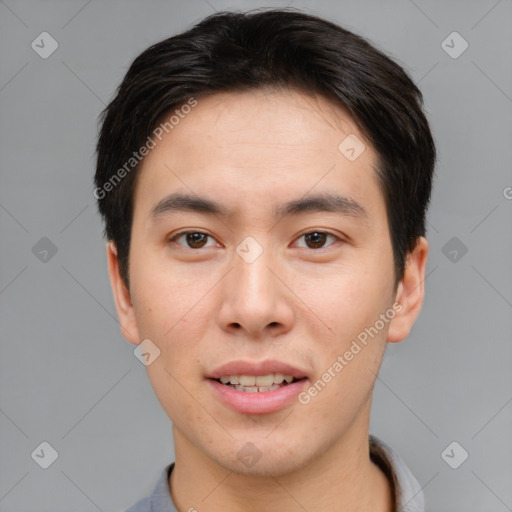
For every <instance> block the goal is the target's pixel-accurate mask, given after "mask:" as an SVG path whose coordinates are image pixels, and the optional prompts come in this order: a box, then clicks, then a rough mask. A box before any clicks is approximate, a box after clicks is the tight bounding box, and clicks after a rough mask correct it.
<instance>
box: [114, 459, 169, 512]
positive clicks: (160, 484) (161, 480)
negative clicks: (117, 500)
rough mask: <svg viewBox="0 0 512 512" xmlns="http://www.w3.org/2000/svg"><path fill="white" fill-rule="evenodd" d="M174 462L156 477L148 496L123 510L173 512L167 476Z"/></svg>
mask: <svg viewBox="0 0 512 512" xmlns="http://www.w3.org/2000/svg"><path fill="white" fill-rule="evenodd" d="M173 468H174V462H173V463H172V464H169V465H168V466H166V467H165V468H164V469H163V470H162V471H161V472H160V476H159V477H158V481H157V483H156V485H155V487H154V488H153V491H152V492H151V494H150V495H149V496H146V497H144V498H142V499H140V500H139V501H137V503H135V504H134V505H132V506H131V507H130V508H128V509H126V510H125V511H124V512H162V511H164V510H165V511H168V512H175V511H176V508H175V506H174V503H173V501H172V498H171V495H170V493H169V476H170V474H171V471H172V470H173Z"/></svg>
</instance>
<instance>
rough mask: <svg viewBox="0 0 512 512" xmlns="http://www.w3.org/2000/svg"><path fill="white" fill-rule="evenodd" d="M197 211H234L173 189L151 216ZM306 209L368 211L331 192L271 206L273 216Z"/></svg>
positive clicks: (358, 214) (353, 213) (354, 213)
mask: <svg viewBox="0 0 512 512" xmlns="http://www.w3.org/2000/svg"><path fill="white" fill-rule="evenodd" d="M182 211H189V212H196V213H202V214H206V215H219V216H222V217H231V216H233V215H234V212H233V211H232V210H229V209H228V208H226V207H225V206H223V205H221V204H220V203H218V202H216V201H213V200H211V199H207V198H205V197H199V196H195V195H189V194H182V193H174V194H171V195H169V196H166V197H164V198H163V199H162V200H161V201H159V202H158V203H157V204H156V205H155V206H154V207H153V209H152V210H151V212H150V215H149V217H150V219H153V220H157V219H158V218H160V217H164V216H167V215H168V214H171V213H175V212H182ZM306 212H333V213H338V214H340V215H346V216H351V217H356V218H361V219H368V213H367V211H366V210H365V209H364V208H363V206H361V204H360V203H358V202H357V201H356V200H355V199H353V198H351V197H346V196H340V195H338V194H333V193H323V194H317V195H310V196H308V197H302V198H299V199H294V200H292V201H289V202H286V203H284V204H280V205H277V206H276V207H275V209H274V216H275V217H276V218H279V217H285V216H287V215H300V214H303V213H306Z"/></svg>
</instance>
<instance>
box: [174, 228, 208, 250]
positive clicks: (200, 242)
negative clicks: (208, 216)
mask: <svg viewBox="0 0 512 512" xmlns="http://www.w3.org/2000/svg"><path fill="white" fill-rule="evenodd" d="M180 238H184V239H185V243H186V244H187V246H184V245H182V244H180V243H178V242H176V241H177V240H179V239H180ZM208 238H212V237H211V236H210V235H207V234H206V233H202V232H201V231H182V232H181V233H178V234H177V235H175V236H173V237H172V238H171V239H170V241H171V242H176V243H178V245H180V246H182V247H188V248H189V249H203V248H204V247H207V246H206V243H207V239H208ZM212 240H213V238H212Z"/></svg>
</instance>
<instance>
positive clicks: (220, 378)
mask: <svg viewBox="0 0 512 512" xmlns="http://www.w3.org/2000/svg"><path fill="white" fill-rule="evenodd" d="M206 382H207V383H208V384H209V388H210V390H211V392H212V393H213V397H214V398H215V399H216V400H218V401H219V402H220V403H221V404H222V405H224V406H226V407H228V408H229V409H231V410H234V411H236V412H238V413H242V414H270V413H273V412H277V411H279V410H281V409H283V408H285V407H287V406H289V405H291V404H293V403H294V401H297V396H298V395H299V393H300V392H301V391H303V390H304V389H305V388H306V387H307V385H308V382H309V379H308V377H307V375H306V372H305V371H303V370H300V369H298V368H296V367H293V366H291V365H289V364H287V363H284V362H280V361H271V360H265V361H260V362H250V361H233V362H230V363H227V364H224V365H222V366H220V367H219V368H217V369H216V370H214V371H213V372H211V373H210V374H209V375H206Z"/></svg>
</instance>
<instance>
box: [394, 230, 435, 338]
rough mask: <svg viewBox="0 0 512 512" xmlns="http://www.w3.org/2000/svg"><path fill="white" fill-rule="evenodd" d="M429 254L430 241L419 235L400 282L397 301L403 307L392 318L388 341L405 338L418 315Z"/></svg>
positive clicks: (408, 256) (422, 297)
mask: <svg viewBox="0 0 512 512" xmlns="http://www.w3.org/2000/svg"><path fill="white" fill-rule="evenodd" d="M427 256H428V242H427V240H426V239H425V238H424V237H419V238H418V241H417V243H416V246H415V248H414V250H413V251H412V252H410V253H409V254H408V255H407V262H406V267H405V272H404V275H403V277H402V280H401V281H400V283H399V284H398V287H397V292H396V299H395V302H396V303H398V304H400V306H401V308H400V310H399V311H398V309H397V314H396V315H395V317H394V318H393V320H391V322H390V326H389V330H388V337H387V341H388V342H390V343H397V342H399V341H402V340H403V339H405V338H406V337H407V336H408V335H409V333H410V331H411V329H412V326H413V325H414V322H415V321H416V318H417V317H418V315H419V313H420V311H421V307H422V305H423V299H424V296H425V286H424V281H425V268H426V264H427Z"/></svg>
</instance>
